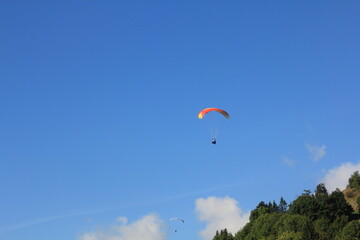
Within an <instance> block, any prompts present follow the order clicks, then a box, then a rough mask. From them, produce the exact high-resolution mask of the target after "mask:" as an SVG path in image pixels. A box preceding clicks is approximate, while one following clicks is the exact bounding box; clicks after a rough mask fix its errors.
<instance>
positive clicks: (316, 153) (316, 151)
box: [305, 144, 326, 162]
mask: <svg viewBox="0 0 360 240" xmlns="http://www.w3.org/2000/svg"><path fill="white" fill-rule="evenodd" d="M305 146H306V148H307V150H308V151H309V152H310V154H311V159H312V160H313V161H314V162H317V161H319V160H320V159H321V158H323V157H324V156H325V154H326V152H325V149H326V146H325V145H322V146H320V147H319V146H313V145H310V144H305Z"/></svg>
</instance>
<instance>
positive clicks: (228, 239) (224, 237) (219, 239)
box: [213, 228, 234, 240]
mask: <svg viewBox="0 0 360 240" xmlns="http://www.w3.org/2000/svg"><path fill="white" fill-rule="evenodd" d="M233 239H234V237H233V235H232V234H231V233H229V232H228V230H227V229H226V228H225V229H223V230H221V231H220V233H219V231H216V234H215V237H214V238H213V240H233Z"/></svg>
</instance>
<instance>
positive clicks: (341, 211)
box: [289, 184, 353, 222]
mask: <svg viewBox="0 0 360 240" xmlns="http://www.w3.org/2000/svg"><path fill="white" fill-rule="evenodd" d="M319 185H321V184H319ZM319 185H318V186H319ZM319 189H320V190H321V192H319V193H316V194H315V196H311V195H310V194H307V193H306V194H303V195H301V196H300V197H298V198H297V199H296V200H295V201H294V202H293V203H292V204H291V206H290V209H289V212H290V213H291V214H300V215H304V216H307V217H309V218H310V219H311V220H312V221H315V220H317V219H321V218H324V219H328V220H329V221H330V222H333V221H334V220H335V218H336V217H337V216H341V215H345V216H350V215H351V213H352V211H353V210H352V207H351V206H350V205H349V204H348V203H347V202H346V200H345V197H344V194H343V193H342V192H341V191H340V190H336V191H334V192H332V193H331V194H330V195H328V194H327V190H326V188H325V187H324V186H320V187H319Z"/></svg>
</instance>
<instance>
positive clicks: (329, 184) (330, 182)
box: [321, 162, 360, 192]
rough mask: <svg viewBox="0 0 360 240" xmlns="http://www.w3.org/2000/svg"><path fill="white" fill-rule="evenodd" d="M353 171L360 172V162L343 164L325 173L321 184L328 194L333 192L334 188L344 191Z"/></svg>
mask: <svg viewBox="0 0 360 240" xmlns="http://www.w3.org/2000/svg"><path fill="white" fill-rule="evenodd" d="M355 171H360V162H359V163H351V162H347V163H343V164H342V165H340V166H337V167H335V168H332V169H330V170H328V171H326V174H325V176H324V177H323V178H322V180H321V182H322V183H324V184H325V187H326V188H327V190H328V191H329V192H332V191H334V190H335V189H336V188H339V189H340V190H344V189H345V188H346V186H347V184H348V181H349V178H350V177H351V175H352V174H353V173H354V172H355Z"/></svg>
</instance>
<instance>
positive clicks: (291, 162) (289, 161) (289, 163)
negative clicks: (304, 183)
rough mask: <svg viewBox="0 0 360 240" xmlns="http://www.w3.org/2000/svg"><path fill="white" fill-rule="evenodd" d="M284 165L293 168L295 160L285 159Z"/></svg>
mask: <svg viewBox="0 0 360 240" xmlns="http://www.w3.org/2000/svg"><path fill="white" fill-rule="evenodd" d="M283 163H284V164H285V165H288V166H289V167H292V166H294V165H295V160H293V159H291V158H288V157H284V158H283Z"/></svg>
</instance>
